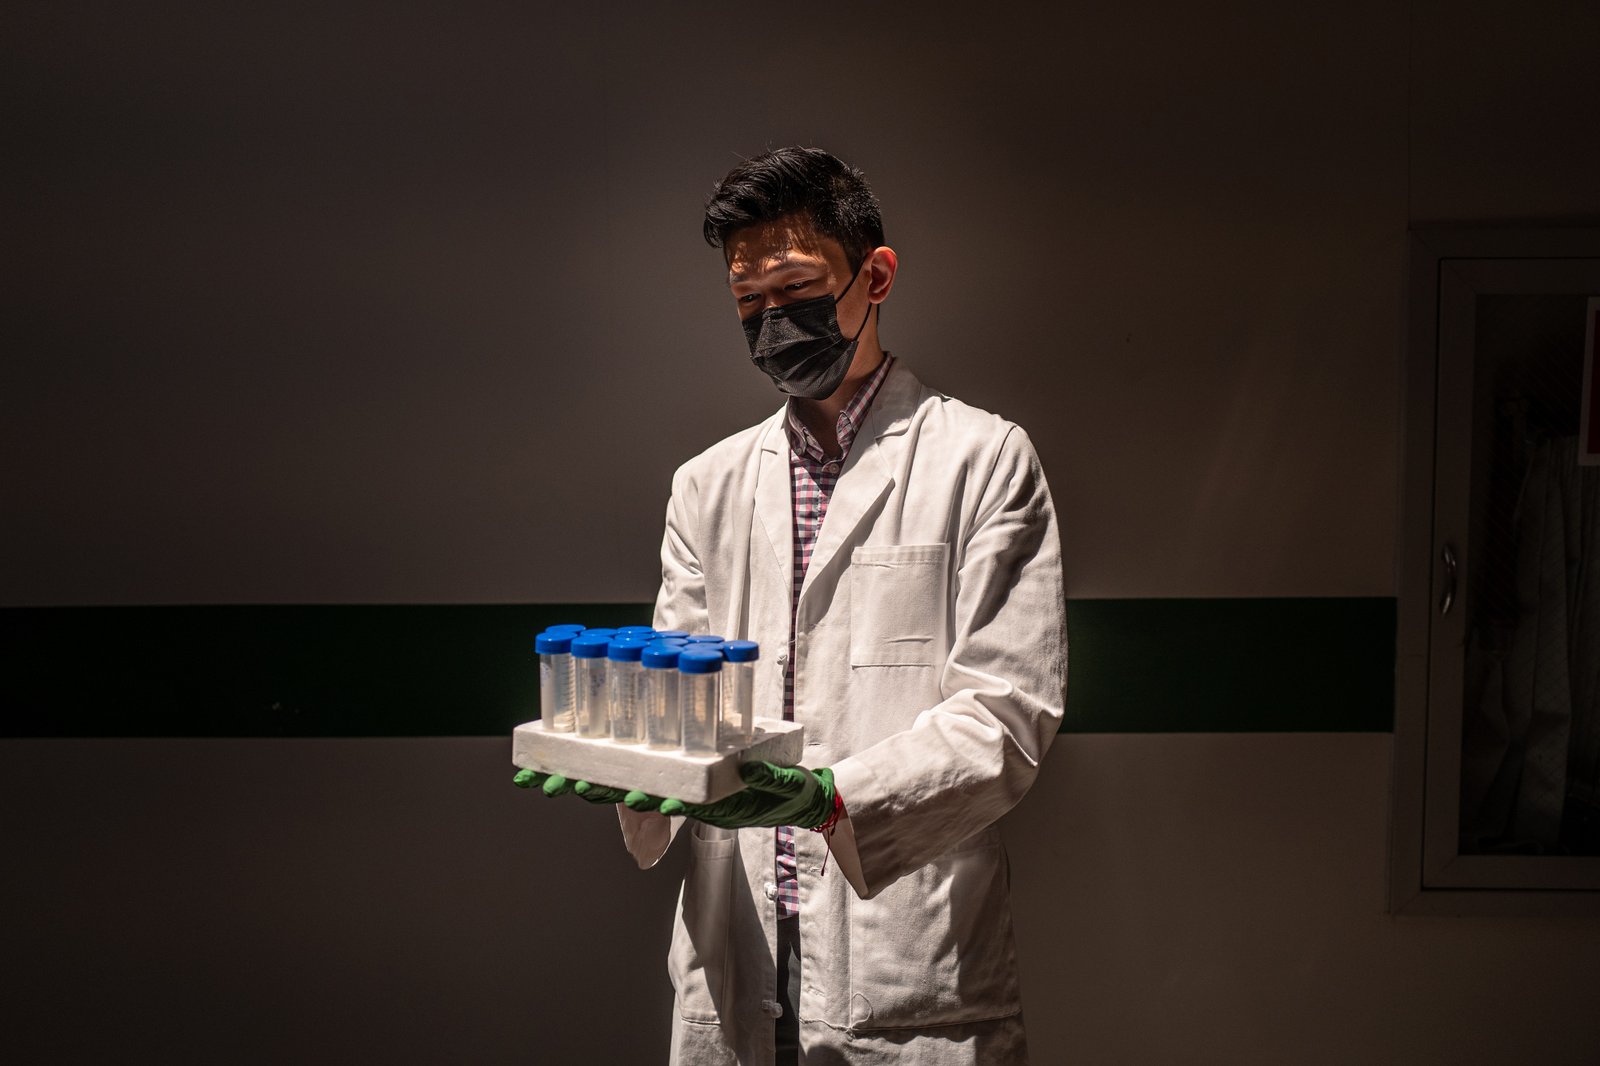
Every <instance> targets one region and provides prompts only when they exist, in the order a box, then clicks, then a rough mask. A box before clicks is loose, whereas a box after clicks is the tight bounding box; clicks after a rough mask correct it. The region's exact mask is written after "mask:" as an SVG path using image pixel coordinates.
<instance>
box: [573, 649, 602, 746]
mask: <svg viewBox="0 0 1600 1066" xmlns="http://www.w3.org/2000/svg"><path fill="white" fill-rule="evenodd" d="M572 666H573V674H574V684H575V687H576V690H577V699H576V700H575V701H574V710H575V711H576V714H577V720H578V721H577V725H578V735H579V736H580V737H595V738H598V737H609V736H610V735H611V719H610V708H609V707H607V706H606V660H605V659H573V660H572Z"/></svg>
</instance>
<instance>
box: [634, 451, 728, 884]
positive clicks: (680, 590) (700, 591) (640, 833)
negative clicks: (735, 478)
mask: <svg viewBox="0 0 1600 1066" xmlns="http://www.w3.org/2000/svg"><path fill="white" fill-rule="evenodd" d="M698 502H699V492H698V488H697V486H696V485H695V482H694V479H693V478H691V477H690V476H689V474H688V473H687V472H686V470H685V469H684V468H679V470H678V472H677V473H676V474H674V475H673V478H672V498H671V499H670V500H668V501H667V521H666V532H665V533H663V534H662V538H661V590H660V592H659V593H657V595H656V610H655V622H654V625H655V628H657V629H683V630H687V631H688V632H690V633H705V632H708V631H709V630H708V627H707V625H706V582H705V573H704V571H703V570H702V569H701V564H700V558H699V556H698V555H697V554H696V551H695V547H694V545H695V527H696V512H697V510H698V507H697V504H698ZM617 819H618V821H619V823H620V824H621V826H622V842H623V844H624V845H625V846H626V847H627V849H628V854H630V855H632V856H633V858H634V861H635V862H637V863H638V864H639V867H640V869H648V868H650V867H651V866H654V865H655V864H656V863H657V862H659V861H660V860H661V856H662V855H663V854H665V853H666V850H667V848H668V847H669V846H670V845H671V844H672V840H673V838H674V837H675V836H676V835H677V832H678V829H679V827H680V826H681V825H682V823H683V819H682V818H668V817H666V816H665V815H661V814H657V813H655V812H654V811H644V812H641V811H634V810H630V809H628V808H627V807H624V806H623V805H622V804H620V803H619V804H617Z"/></svg>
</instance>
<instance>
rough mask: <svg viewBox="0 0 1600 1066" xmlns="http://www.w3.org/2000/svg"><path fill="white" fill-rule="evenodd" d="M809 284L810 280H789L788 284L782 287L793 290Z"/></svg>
mask: <svg viewBox="0 0 1600 1066" xmlns="http://www.w3.org/2000/svg"><path fill="white" fill-rule="evenodd" d="M810 284H811V282H809V281H791V282H790V283H789V284H787V285H785V286H784V288H785V289H788V290H789V291H790V292H793V291H794V290H796V289H803V288H805V287H806V286H807V285H810Z"/></svg>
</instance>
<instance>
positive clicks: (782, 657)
mask: <svg viewBox="0 0 1600 1066" xmlns="http://www.w3.org/2000/svg"><path fill="white" fill-rule="evenodd" d="M788 661H789V653H788V652H786V651H780V652H779V653H778V665H779V666H782V665H783V664H784V663H786V662H788Z"/></svg>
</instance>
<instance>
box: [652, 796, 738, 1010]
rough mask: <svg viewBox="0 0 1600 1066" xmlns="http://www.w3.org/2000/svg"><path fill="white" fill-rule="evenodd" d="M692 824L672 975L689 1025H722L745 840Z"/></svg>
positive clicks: (671, 953)
mask: <svg viewBox="0 0 1600 1066" xmlns="http://www.w3.org/2000/svg"><path fill="white" fill-rule="evenodd" d="M689 826H690V829H689V833H688V836H689V872H688V874H686V875H685V877H684V881H683V891H682V894H681V895H680V896H679V899H678V908H679V920H678V921H677V922H676V923H674V925H673V930H672V947H671V948H670V950H669V951H668V953H667V974H668V976H669V977H670V978H671V979H672V987H673V989H674V990H676V992H677V994H678V1013H679V1014H680V1015H681V1016H682V1017H683V1019H684V1020H685V1021H691V1022H716V1021H718V1020H719V1019H720V1017H721V1012H722V1011H723V1010H724V1009H725V1008H726V1007H727V1005H728V1003H729V1000H728V991H729V978H730V976H731V968H730V967H731V960H730V959H729V956H728V945H729V935H728V927H729V918H730V914H731V908H732V901H733V889H734V880H735V878H736V877H739V878H741V881H742V872H741V870H740V869H739V864H738V862H737V861H736V858H737V856H738V846H739V842H738V838H737V837H736V836H735V835H734V834H733V833H732V832H730V831H728V830H721V829H716V828H713V827H712V826H708V825H705V824H704V823H701V822H690V823H689Z"/></svg>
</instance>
